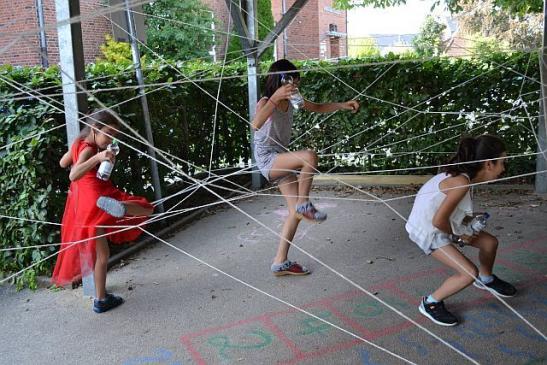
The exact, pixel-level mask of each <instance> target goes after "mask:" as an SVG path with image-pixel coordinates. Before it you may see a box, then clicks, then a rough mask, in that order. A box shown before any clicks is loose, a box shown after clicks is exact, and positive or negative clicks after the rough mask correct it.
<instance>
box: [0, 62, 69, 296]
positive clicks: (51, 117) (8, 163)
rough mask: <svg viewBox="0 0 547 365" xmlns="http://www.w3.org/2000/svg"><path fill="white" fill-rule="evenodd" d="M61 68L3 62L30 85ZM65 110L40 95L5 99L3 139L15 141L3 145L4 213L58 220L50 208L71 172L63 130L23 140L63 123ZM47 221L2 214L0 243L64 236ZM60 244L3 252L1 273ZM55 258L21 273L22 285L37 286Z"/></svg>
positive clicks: (53, 79) (5, 70)
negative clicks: (64, 158) (64, 162)
mask: <svg viewBox="0 0 547 365" xmlns="http://www.w3.org/2000/svg"><path fill="white" fill-rule="evenodd" d="M56 71H58V70H56V69H55V68H52V69H50V70H48V71H45V72H44V71H43V70H41V69H40V68H18V69H14V68H11V67H9V66H8V67H2V68H0V75H2V76H4V77H9V78H10V79H12V80H16V81H18V82H24V84H25V85H26V86H27V87H29V88H37V87H39V86H52V85H59V79H58V73H57V72H56ZM6 91H7V90H6V88H5V84H0V98H3V95H4V94H6ZM59 118H60V115H59V114H57V113H55V111H54V110H53V108H51V107H49V106H47V105H43V104H39V103H38V102H37V101H36V100H33V99H26V100H22V101H15V100H3V101H2V102H1V103H0V126H1V128H0V144H1V145H2V146H4V145H7V144H11V145H10V146H8V147H7V148H5V149H2V150H0V156H1V159H0V191H1V192H2V194H1V195H0V207H2V209H1V214H3V215H6V216H12V217H19V218H23V219H31V220H38V221H42V220H47V221H50V220H53V221H58V218H57V217H56V216H55V215H52V214H50V212H54V211H56V212H58V211H59V210H60V209H62V208H61V205H62V202H61V201H60V200H59V196H58V193H59V189H64V188H65V187H66V185H67V183H66V181H65V180H66V177H64V176H63V177H61V175H63V172H62V171H59V170H60V169H58V168H56V167H57V166H58V164H57V163H56V161H58V160H59V158H60V150H59V149H58V148H56V145H60V144H62V141H61V139H60V138H59V134H58V133H48V134H41V135H37V136H35V137H34V138H31V139H28V140H26V141H22V142H19V141H21V140H22V139H24V138H25V137H27V136H29V135H34V134H39V133H43V132H45V131H46V130H47V129H49V128H52V127H53V126H56V125H59V121H58V119H59ZM55 228H57V227H54V228H53V227H51V226H48V225H46V224H40V223H33V222H25V221H21V220H11V219H1V220H0V248H6V247H23V246H30V245H39V244H48V243H54V242H58V241H59V234H58V232H57V230H56V229H55ZM56 249H57V247H47V248H43V249H40V250H38V249H24V250H17V251H6V252H0V278H2V277H5V275H7V274H9V273H11V272H15V271H18V270H20V269H21V268H24V267H27V266H29V265H31V264H33V263H36V262H38V261H39V260H40V259H43V258H45V257H47V256H48V255H51V254H52V253H54V252H55V250H56ZM50 266H51V262H47V261H46V262H43V263H40V264H38V265H36V266H35V267H34V268H33V269H31V270H28V271H27V272H26V273H25V274H24V275H22V276H19V277H17V279H16V281H15V282H16V284H17V288H22V287H24V286H28V287H30V288H34V289H35V288H36V274H37V273H44V272H48V271H49V268H50Z"/></svg>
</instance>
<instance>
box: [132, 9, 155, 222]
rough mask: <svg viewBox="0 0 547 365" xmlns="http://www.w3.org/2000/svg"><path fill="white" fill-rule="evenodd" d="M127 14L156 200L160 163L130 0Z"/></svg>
mask: <svg viewBox="0 0 547 365" xmlns="http://www.w3.org/2000/svg"><path fill="white" fill-rule="evenodd" d="M125 15H126V17H127V27H128V28H129V29H128V33H129V41H130V43H131V53H132V55H133V65H134V66H135V75H136V77H137V83H138V85H139V95H140V100H141V105H142V114H143V118H144V126H145V129H146V138H147V140H148V143H149V144H150V146H148V154H149V155H150V156H151V157H152V158H151V159H150V168H151V171H152V185H153V186H154V197H155V199H156V200H160V199H161V198H162V194H161V184H160V176H159V172H158V165H157V163H156V161H155V159H156V151H155V150H154V148H153V146H154V136H153V134H152V126H151V124H150V112H149V110H148V99H147V98H146V92H145V90H144V76H143V73H142V68H141V54H140V52H139V47H138V45H137V40H136V39H137V29H136V28H135V20H134V19H133V13H132V12H131V8H130V5H129V0H125ZM157 210H158V212H160V213H163V212H164V208H163V204H162V203H160V204H158V206H157Z"/></svg>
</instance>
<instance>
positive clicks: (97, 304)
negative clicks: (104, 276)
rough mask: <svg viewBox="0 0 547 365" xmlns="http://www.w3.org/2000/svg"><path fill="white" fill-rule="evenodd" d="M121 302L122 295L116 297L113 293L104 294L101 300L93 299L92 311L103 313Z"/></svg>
mask: <svg viewBox="0 0 547 365" xmlns="http://www.w3.org/2000/svg"><path fill="white" fill-rule="evenodd" d="M122 303H123V298H122V297H118V296H115V295H113V294H106V297H105V298H104V299H103V300H99V299H94V300H93V312H95V313H103V312H106V311H108V310H110V309H112V308H116V307H117V306H119V305H121V304H122Z"/></svg>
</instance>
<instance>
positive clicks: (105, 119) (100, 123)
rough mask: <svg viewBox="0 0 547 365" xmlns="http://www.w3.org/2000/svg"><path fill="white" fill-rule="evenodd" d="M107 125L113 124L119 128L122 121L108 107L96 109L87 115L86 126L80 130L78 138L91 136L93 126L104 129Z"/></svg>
mask: <svg viewBox="0 0 547 365" xmlns="http://www.w3.org/2000/svg"><path fill="white" fill-rule="evenodd" d="M106 126H112V127H114V128H116V129H119V128H120V122H119V121H118V120H117V119H116V117H115V116H114V114H112V112H111V111H109V110H108V109H96V110H94V111H92V112H91V114H88V115H87V116H86V117H85V124H84V128H83V129H82V130H81V131H80V135H79V136H78V138H80V139H84V138H86V137H87V136H89V133H91V128H94V129H102V128H103V127H106Z"/></svg>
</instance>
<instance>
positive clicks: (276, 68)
mask: <svg viewBox="0 0 547 365" xmlns="http://www.w3.org/2000/svg"><path fill="white" fill-rule="evenodd" d="M283 71H288V72H283ZM270 72H271V73H272V74H270V75H268V78H267V79H266V86H265V87H264V96H265V97H267V98H270V97H271V96H272V95H273V94H274V93H275V91H276V90H277V89H279V88H280V87H281V78H282V77H283V74H288V75H291V76H292V77H293V79H296V80H300V72H298V71H297V68H296V66H295V65H294V64H293V63H292V62H291V61H289V60H286V59H281V60H277V61H275V62H274V63H272V65H271V66H270V69H269V70H268V73H270Z"/></svg>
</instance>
